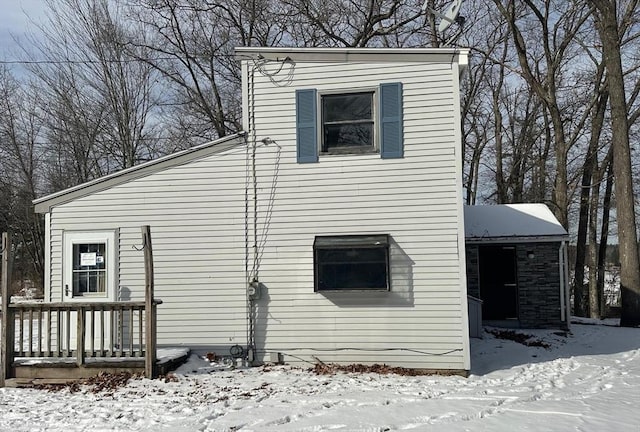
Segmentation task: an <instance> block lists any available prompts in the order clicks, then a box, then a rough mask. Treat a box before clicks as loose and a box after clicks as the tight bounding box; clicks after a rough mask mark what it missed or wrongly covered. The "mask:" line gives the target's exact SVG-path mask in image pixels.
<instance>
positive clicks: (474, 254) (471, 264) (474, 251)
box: [465, 244, 480, 298]
mask: <svg viewBox="0 0 640 432" xmlns="http://www.w3.org/2000/svg"><path fill="white" fill-rule="evenodd" d="M465 250H466V257H467V294H469V295H470V296H473V297H476V298H480V272H479V268H478V245H476V244H468V245H466V246H465Z"/></svg>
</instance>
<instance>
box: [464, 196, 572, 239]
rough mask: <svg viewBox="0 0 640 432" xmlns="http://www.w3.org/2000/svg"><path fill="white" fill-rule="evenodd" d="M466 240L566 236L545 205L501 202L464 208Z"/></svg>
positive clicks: (565, 232)
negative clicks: (499, 203)
mask: <svg viewBox="0 0 640 432" xmlns="http://www.w3.org/2000/svg"><path fill="white" fill-rule="evenodd" d="M464 228H465V237H466V238H467V240H479V239H496V238H504V239H508V238H549V237H556V238H557V237H562V238H566V237H567V231H566V230H565V229H564V228H563V227H562V225H560V222H558V220H557V219H556V218H555V216H554V215H553V213H551V210H549V208H548V207H547V206H546V205H544V204H502V205H481V206H465V207H464Z"/></svg>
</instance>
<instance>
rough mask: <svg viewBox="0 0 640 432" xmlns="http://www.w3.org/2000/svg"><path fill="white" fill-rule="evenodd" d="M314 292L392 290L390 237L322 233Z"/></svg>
mask: <svg viewBox="0 0 640 432" xmlns="http://www.w3.org/2000/svg"><path fill="white" fill-rule="evenodd" d="M313 249H314V267H315V272H314V274H315V291H345V290H389V288H390V283H389V236H388V235H386V234H383V235H351V236H319V237H316V239H315V242H314V245H313Z"/></svg>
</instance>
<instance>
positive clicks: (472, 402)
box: [0, 321, 640, 432]
mask: <svg viewBox="0 0 640 432" xmlns="http://www.w3.org/2000/svg"><path fill="white" fill-rule="evenodd" d="M587 323H588V321H587ZM527 333H530V334H534V335H535V336H536V337H537V338H539V339H540V340H542V341H544V342H545V343H547V344H549V345H550V348H549V349H545V348H540V347H527V346H524V345H522V344H519V343H516V342H513V341H510V340H503V339H497V338H495V337H494V336H492V335H490V334H488V333H485V338H484V339H483V340H477V339H474V340H472V363H473V369H472V375H471V376H470V377H469V378H462V377H439V376H418V377H410V376H398V375H377V374H371V373H364V374H344V373H337V374H335V375H315V374H313V373H312V372H308V371H307V370H306V369H300V368H292V367H289V366H277V367H267V368H264V369H263V368H254V369H245V370H235V371H230V370H227V371H219V372H210V373H205V371H206V370H207V369H199V368H200V367H201V366H203V365H208V363H205V362H204V361H203V360H198V359H195V358H192V360H191V361H189V362H188V363H187V364H186V365H184V366H182V367H181V369H179V371H178V373H177V374H176V378H177V381H175V380H169V381H168V382H165V381H164V380H153V381H150V380H145V379H139V380H131V381H129V384H128V385H127V386H126V387H122V388H120V389H118V390H117V391H115V392H113V391H107V392H99V393H93V392H92V391H91V389H90V388H88V387H85V388H82V389H81V390H80V391H79V392H75V393H72V392H70V391H69V390H68V389H65V390H62V391H58V392H49V391H46V390H34V389H9V388H5V389H0V430H2V431H16V432H17V431H38V430H47V431H84V430H92V431H103V430H105V431H106V430H120V431H130V430H135V431H240V430H242V431H254V430H255V431H323V430H345V431H387V430H391V431H393V430H412V429H413V430H429V431H509V432H512V431H599V432H600V431H640V409H639V404H640V329H627V328H618V327H613V326H605V325H589V324H574V325H573V326H572V329H571V334H569V335H562V333H561V332H554V331H547V330H544V331H542V330H540V331H527Z"/></svg>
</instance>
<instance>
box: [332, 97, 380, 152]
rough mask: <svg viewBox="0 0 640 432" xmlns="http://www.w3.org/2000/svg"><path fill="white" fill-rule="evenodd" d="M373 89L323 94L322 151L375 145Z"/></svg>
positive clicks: (346, 149) (365, 147)
mask: <svg viewBox="0 0 640 432" xmlns="http://www.w3.org/2000/svg"><path fill="white" fill-rule="evenodd" d="M373 95H374V93H373V92H367V93H349V94H330V95H323V96H322V152H323V153H353V152H359V151H372V150H374V148H375V133H374V131H375V126H374V105H373V100H374V97H373Z"/></svg>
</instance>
